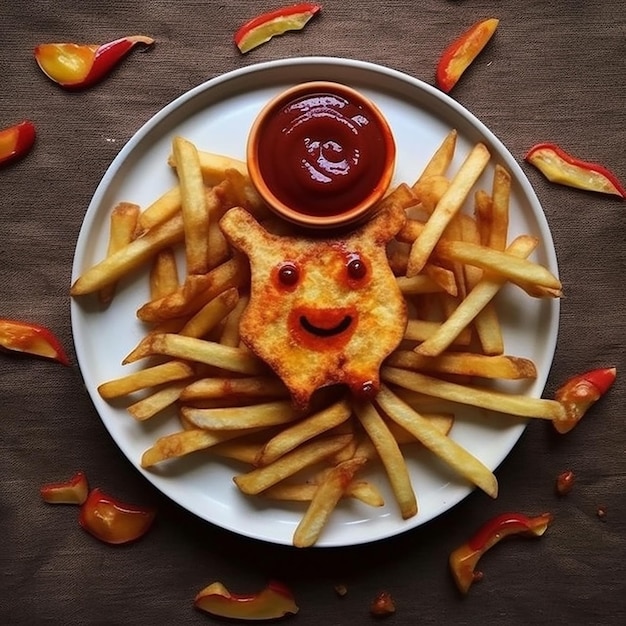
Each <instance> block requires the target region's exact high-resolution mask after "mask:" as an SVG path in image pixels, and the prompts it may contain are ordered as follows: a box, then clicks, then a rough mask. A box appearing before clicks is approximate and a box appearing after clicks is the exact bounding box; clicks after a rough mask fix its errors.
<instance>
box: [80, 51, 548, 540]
mask: <svg viewBox="0 0 626 626" xmlns="http://www.w3.org/2000/svg"><path fill="white" fill-rule="evenodd" d="M304 65H307V66H308V65H310V66H320V67H321V66H324V67H325V68H328V69H330V68H333V67H341V68H342V69H345V68H346V67H348V68H350V67H352V68H358V69H360V70H362V71H365V72H367V73H372V74H376V75H379V74H383V75H385V76H386V77H387V78H390V79H392V80H394V81H398V82H399V83H401V84H402V83H404V84H408V85H411V86H412V88H414V89H417V90H421V91H422V92H425V93H426V94H428V96H429V97H431V98H434V99H435V100H439V101H441V102H442V103H444V104H445V105H447V106H448V107H449V108H451V109H452V110H453V112H454V113H455V114H456V115H459V116H460V117H462V118H463V119H464V120H465V121H466V122H467V123H469V125H470V126H471V127H473V128H474V129H475V130H476V131H477V132H478V133H479V134H480V135H481V136H482V137H484V138H486V139H487V140H488V142H489V143H491V144H493V145H495V146H497V147H498V151H499V157H500V158H503V159H504V161H505V163H504V164H505V166H506V167H507V168H508V169H509V170H510V171H511V173H512V174H513V178H514V180H515V181H516V182H517V183H518V184H520V185H521V187H522V189H523V192H524V196H525V198H526V200H527V201H528V202H530V204H531V206H532V214H533V217H534V218H535V219H536V220H537V222H538V223H539V226H540V228H541V231H542V246H543V253H544V254H545V256H546V259H547V264H548V266H549V268H550V270H551V271H552V272H553V273H555V275H557V276H558V261H557V253H556V249H555V246H554V240H553V237H552V232H551V230H550V227H549V223H548V220H547V217H546V215H545V212H544V211H543V207H542V206H541V203H540V201H539V199H538V197H537V194H536V192H535V190H534V188H533V187H532V185H531V184H530V181H529V180H528V178H527V176H526V174H525V173H524V171H523V170H522V168H521V167H520V165H519V164H518V162H517V161H516V160H515V158H514V157H513V155H512V154H511V152H510V151H509V150H508V148H506V146H505V145H504V143H503V142H502V141H501V140H500V139H499V138H498V137H497V136H496V135H495V133H494V132H493V131H491V130H490V129H489V128H488V127H487V126H486V125H485V124H484V123H483V122H482V121H481V120H480V119H478V118H477V117H476V116H475V115H474V114H473V113H471V112H470V111H469V110H468V109H466V108H465V107H464V106H463V105H461V104H460V103H458V102H457V101H456V100H454V99H453V98H451V97H450V96H449V95H447V94H445V93H443V92H441V91H440V90H438V89H436V88H435V87H434V86H432V85H430V84H428V83H426V82H425V81H423V80H421V79H418V78H415V77H413V76H410V75H408V74H406V73H404V72H401V71H400V70H396V69H393V68H389V67H386V66H384V65H380V64H377V63H372V62H369V61H362V60H357V59H349V58H343V57H336V56H301V57H294V58H285V59H278V60H271V61H264V62H260V63H253V64H251V65H248V66H246V67H243V68H237V69H234V70H231V71H228V72H225V73H223V74H219V75H217V76H214V77H213V78H210V79H208V80H206V81H204V82H203V83H201V84H199V85H197V86H195V87H192V88H191V89H189V90H188V91H186V92H184V93H182V94H180V95H179V96H177V97H176V98H174V99H173V100H172V101H170V102H169V103H167V104H166V105H164V106H163V107H162V108H161V109H159V111H157V112H156V113H155V114H154V115H152V116H151V117H150V118H149V119H148V120H147V121H146V122H144V123H143V124H142V125H140V127H139V128H138V130H137V131H136V132H135V133H134V134H133V135H132V137H131V138H130V139H129V140H128V141H127V143H126V144H125V145H124V146H123V147H122V148H121V150H120V151H119V152H118V154H117V155H116V156H115V158H114V159H113V160H112V161H111V162H110V164H109V165H108V167H107V169H106V171H105V173H104V175H103V176H102V178H101V180H100V182H99V183H98V185H97V187H96V189H95V191H94V194H93V196H92V197H91V200H90V202H89V205H88V208H87V210H86V212H85V214H84V216H83V220H82V223H81V228H80V231H79V234H78V237H77V240H76V247H75V251H74V257H73V262H72V281H74V280H75V278H76V277H77V276H78V275H79V274H80V272H81V271H82V269H83V268H82V266H80V260H81V259H80V258H79V257H81V254H80V247H81V246H80V244H81V242H83V241H84V240H85V239H86V237H87V234H88V233H87V231H88V230H89V226H88V224H89V222H90V218H91V217H93V216H94V215H95V214H96V213H97V211H98V210H99V205H100V202H101V196H103V195H104V193H105V192H106V190H107V188H108V186H109V184H110V183H111V180H112V179H113V177H114V176H115V175H116V172H117V171H118V169H119V166H120V164H121V163H123V162H124V161H125V160H126V159H127V158H128V157H129V156H130V155H131V154H132V152H133V150H135V148H136V147H137V146H138V145H139V144H141V142H142V141H143V140H144V139H145V137H146V136H148V135H149V134H150V133H151V132H152V130H153V129H154V128H155V127H157V126H158V125H159V124H160V123H161V122H162V121H163V120H165V119H166V118H167V117H168V116H169V115H171V114H172V113H173V112H175V111H176V110H177V109H179V108H180V107H181V106H183V105H185V104H186V103H188V102H190V101H193V100H194V99H195V98H197V97H198V96H200V95H201V94H203V93H204V92H206V91H209V90H212V89H215V88H217V87H219V86H220V85H221V84H224V83H228V82H231V81H240V80H241V79H242V78H243V77H245V76H247V75H249V74H255V73H259V72H264V71H267V70H272V71H273V70H275V69H277V68H281V67H285V66H289V67H293V66H304ZM327 71H328V70H327ZM546 234H547V236H548V238H547V239H546V237H545V235H546ZM550 306H551V307H552V308H551V315H550V325H549V327H550V328H549V333H548V335H547V337H548V339H549V342H548V343H549V345H547V346H546V351H547V354H549V358H548V361H549V362H548V363H546V367H545V369H542V371H541V372H540V376H539V377H538V381H536V383H535V385H536V386H537V387H538V388H539V389H540V392H539V394H537V393H535V395H540V394H541V393H543V391H544V390H545V386H546V384H547V380H548V376H549V373H550V370H551V368H552V365H553V361H554V357H555V352H556V344H557V339H558V332H559V322H560V302H559V300H558V299H555V300H553V301H551V303H550ZM80 308H81V307H80V303H79V301H78V300H77V299H76V298H71V299H70V315H71V328H72V339H73V342H74V346H75V353H76V356H77V359H78V365H79V370H80V374H81V376H82V378H83V380H84V381H85V386H86V388H87V391H88V394H89V396H90V398H91V401H92V404H93V406H94V408H95V410H96V413H97V414H98V417H99V418H100V420H101V421H102V422H103V424H104V426H105V428H106V430H107V432H108V433H109V435H110V436H111V438H112V439H113V441H114V443H115V444H116V446H117V447H118V448H119V449H120V451H121V452H122V454H123V455H124V456H125V457H126V458H127V460H128V461H129V462H130V464H131V466H133V467H134V468H135V469H136V470H138V471H139V472H140V473H141V474H142V475H143V476H144V477H145V478H146V479H147V480H148V481H149V482H150V483H151V484H152V485H153V487H155V488H156V489H157V490H158V491H159V492H160V493H162V494H163V495H164V496H166V497H167V498H168V499H170V500H172V501H173V502H175V503H176V504H178V505H179V506H181V507H183V508H184V509H185V510H187V511H189V512H190V513H193V514H194V515H196V516H197V517H199V518H200V519H202V520H203V521H206V522H209V523H211V524H214V525H216V526H218V527H220V528H223V529H225V530H228V531H230V532H233V533H235V534H238V535H240V536H244V537H249V538H252V539H256V540H259V541H264V542H268V543H274V544H279V545H280V544H282V545H291V543H290V541H289V540H287V539H282V538H273V537H269V536H259V535H258V534H255V533H253V532H246V531H245V530H242V529H241V528H239V527H237V528H235V527H233V526H231V525H228V524H223V523H220V522H219V521H218V520H216V519H209V518H208V517H207V516H206V515H202V514H201V513H200V512H198V511H196V510H192V509H190V508H189V506H188V505H185V504H184V503H182V502H181V501H180V500H179V499H177V498H176V497H175V496H174V495H172V494H171V493H169V492H166V491H164V489H163V488H162V486H160V485H159V484H158V482H157V480H156V478H155V476H154V474H152V473H151V472H149V471H147V470H145V469H143V468H141V467H140V466H139V465H138V463H137V461H136V460H134V459H132V458H129V455H128V454H126V452H125V450H124V446H123V445H122V444H121V443H120V442H119V441H118V438H117V437H116V435H115V434H114V433H113V432H112V431H111V429H110V428H109V425H108V424H107V421H106V420H105V419H104V418H103V415H102V413H101V411H100V410H99V405H100V404H101V402H102V401H101V399H100V398H99V396H98V394H97V389H96V388H94V387H93V386H92V385H89V384H87V380H86V376H85V371H84V366H83V355H82V351H81V349H80V348H79V343H80V341H78V339H77V328H78V316H79V311H80ZM527 424H528V420H526V421H520V424H519V425H516V426H515V428H516V429H517V431H518V432H517V435H516V436H515V437H514V438H513V439H514V440H513V441H512V443H511V445H510V446H509V447H508V448H507V449H506V450H504V451H503V452H502V453H501V454H500V455H499V457H498V460H497V461H496V463H495V465H493V467H491V465H490V467H491V469H493V470H494V471H495V470H496V469H497V468H498V467H499V466H500V464H501V463H502V462H503V461H504V459H505V458H507V456H508V455H509V454H510V453H511V451H512V450H513V448H514V447H515V446H516V445H517V443H518V441H519V439H520V437H521V436H522V434H523V432H524V431H525V429H526V426H527ZM474 490H475V487H472V486H468V488H467V489H464V491H465V493H464V494H463V495H462V496H461V497H460V498H458V499H455V500H454V501H453V502H452V503H451V504H449V505H448V506H446V507H445V508H444V509H443V510H441V511H439V512H436V513H435V514H434V515H432V516H431V517H427V518H424V519H418V520H416V521H415V523H410V521H411V520H404V522H409V523H405V524H398V525H397V527H396V528H395V530H393V531H392V532H386V533H383V534H380V535H376V536H374V537H371V538H363V539H359V540H356V541H352V542H338V543H337V542H333V541H324V540H323V538H321V540H320V541H319V542H318V543H317V544H316V545H315V547H316V548H327V547H347V546H353V545H359V544H365V543H373V542H377V541H380V540H383V539H387V538H390V537H393V536H396V535H398V534H403V533H405V532H408V531H410V530H414V529H416V528H419V527H420V526H422V525H423V524H425V523H427V522H430V521H432V520H434V519H436V518H437V517H439V516H441V515H442V514H443V513H445V512H447V511H449V510H451V509H452V508H454V507H456V506H457V505H458V504H459V503H460V502H462V501H463V500H464V499H465V498H466V497H467V496H468V495H470V494H471V493H473V491H474Z"/></svg>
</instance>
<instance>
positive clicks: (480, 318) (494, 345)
mask: <svg viewBox="0 0 626 626" xmlns="http://www.w3.org/2000/svg"><path fill="white" fill-rule="evenodd" d="M462 235H463V237H462V239H463V241H467V242H469V243H474V244H480V243H481V241H480V233H479V231H478V226H477V224H476V221H475V220H473V219H471V218H469V217H468V219H464V220H463V222H462ZM487 238H489V231H488V232H487ZM463 269H464V270H465V284H466V285H467V291H468V292H469V291H471V290H472V289H473V288H474V286H475V285H477V284H478V282H479V281H480V279H481V278H482V275H483V271H482V270H481V269H480V268H479V267H475V266H473V265H469V264H465V265H463ZM474 328H475V329H476V335H477V336H478V340H479V342H480V345H481V347H482V351H483V353H484V354H488V355H498V354H503V353H504V338H503V336H502V328H501V326H500V320H499V318H498V312H497V310H496V307H495V305H494V303H493V302H488V303H487V304H486V305H485V307H484V308H483V310H482V311H480V313H478V315H477V316H476V317H475V318H474Z"/></svg>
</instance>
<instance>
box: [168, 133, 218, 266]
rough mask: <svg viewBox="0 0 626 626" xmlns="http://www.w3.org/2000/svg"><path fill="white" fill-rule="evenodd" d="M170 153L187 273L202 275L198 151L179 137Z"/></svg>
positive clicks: (203, 216) (205, 224)
mask: <svg viewBox="0 0 626 626" xmlns="http://www.w3.org/2000/svg"><path fill="white" fill-rule="evenodd" d="M172 150H173V153H174V159H175V161H176V173H177V174H178V179H179V181H180V202H181V207H182V213H183V224H184V227H185V259H186V261H187V273H188V274H206V272H207V271H208V270H209V249H208V237H207V235H208V232H209V212H208V210H207V203H206V190H205V188H204V181H203V179H202V171H201V170H200V159H199V157H198V151H197V149H196V147H195V145H194V144H192V143H191V142H190V141H187V140H186V139H183V138H182V137H174V141H173V142H172Z"/></svg>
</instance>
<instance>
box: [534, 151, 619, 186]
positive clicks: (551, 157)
mask: <svg viewBox="0 0 626 626" xmlns="http://www.w3.org/2000/svg"><path fill="white" fill-rule="evenodd" d="M524 158H525V159H526V161H527V162H528V163H530V164H531V165H534V166H535V167H536V168H537V169H538V170H539V171H540V172H541V173H542V174H543V175H544V176H545V177H546V178H547V179H548V180H549V181H550V182H552V183H559V184H561V185H567V186H568V187H575V188H576V189H585V190H586V191H597V192H598V193H608V194H611V195H615V196H619V197H621V198H626V190H625V189H624V187H623V186H622V185H621V183H620V182H619V180H618V179H617V177H616V176H615V174H613V172H610V171H609V170H608V169H607V168H606V167H604V166H602V165H599V164H598V163H590V162H589V161H583V160H581V159H579V158H577V157H574V156H572V155H571V154H568V153H567V152H565V150H563V148H560V147H559V146H557V145H555V144H553V143H538V144H537V145H535V146H533V147H532V148H531V149H530V150H529V151H528V152H527V154H526V156H525V157H524Z"/></svg>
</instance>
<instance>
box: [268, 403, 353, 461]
mask: <svg viewBox="0 0 626 626" xmlns="http://www.w3.org/2000/svg"><path fill="white" fill-rule="evenodd" d="M351 413H352V410H351V408H350V403H349V402H348V400H347V399H344V400H340V401H338V402H335V403H334V404H332V405H330V406H328V407H326V408H324V409H322V410H321V411H318V412H317V413H313V414H312V415H308V416H307V417H304V418H302V419H301V420H299V421H298V422H297V423H296V424H294V425H293V426H290V427H289V428H285V429H284V430H282V431H281V432H279V433H278V434H277V435H274V437H272V438H271V439H270V440H269V441H268V442H267V443H266V444H265V446H264V447H263V449H262V450H261V452H260V454H259V458H258V459H257V462H256V464H257V465H259V466H261V467H262V466H264V465H269V464H270V463H273V462H274V461H275V460H276V459H278V458H280V457H281V456H283V455H284V454H287V452H291V451H292V450H294V449H295V448H297V447H298V446H299V445H301V444H303V443H304V442H306V441H310V440H311V439H313V438H314V437H317V436H318V435H321V434H322V433H324V432H326V431H328V430H330V429H331V428H334V427H335V426H339V424H342V423H343V422H345V421H346V420H347V419H348V418H349V417H350V414H351Z"/></svg>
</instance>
